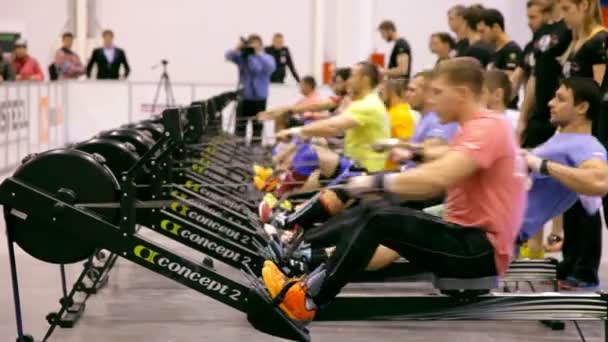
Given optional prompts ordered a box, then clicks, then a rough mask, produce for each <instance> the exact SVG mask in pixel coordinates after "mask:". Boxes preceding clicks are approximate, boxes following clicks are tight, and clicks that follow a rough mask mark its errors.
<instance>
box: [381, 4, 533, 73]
mask: <svg viewBox="0 0 608 342" xmlns="http://www.w3.org/2000/svg"><path fill="white" fill-rule="evenodd" d="M473 3H481V4H483V5H484V6H486V7H491V8H496V9H498V10H500V11H501V12H502V13H503V15H504V16H505V23H506V24H505V25H506V30H507V33H509V34H510V35H511V37H512V38H513V39H514V40H515V41H517V42H518V43H519V44H520V45H522V48H523V45H524V44H525V43H527V41H528V40H529V39H530V37H531V34H530V31H529V29H528V26H527V19H526V1H525V0H426V1H405V0H375V8H374V12H373V16H374V22H375V23H376V25H378V24H379V23H380V22H381V21H382V20H385V19H389V20H393V21H394V22H395V24H396V25H397V29H398V30H399V33H400V34H401V35H402V36H403V37H405V38H406V39H407V40H408V41H409V43H410V45H411V47H412V54H413V71H414V72H417V71H420V70H422V69H425V68H427V67H431V66H433V65H434V63H435V57H434V56H433V54H432V53H431V52H430V50H429V47H428V40H429V38H430V35H431V34H432V33H434V32H439V31H444V32H449V27H448V23H447V11H448V9H449V8H451V7H452V6H454V5H456V4H463V5H468V4H473ZM373 47H375V48H377V49H378V51H382V52H385V54H386V52H387V50H388V46H387V44H386V43H385V42H384V41H382V39H381V37H380V34H376V35H375V38H374V46H373ZM373 47H372V48H373ZM386 58H388V57H386Z"/></svg>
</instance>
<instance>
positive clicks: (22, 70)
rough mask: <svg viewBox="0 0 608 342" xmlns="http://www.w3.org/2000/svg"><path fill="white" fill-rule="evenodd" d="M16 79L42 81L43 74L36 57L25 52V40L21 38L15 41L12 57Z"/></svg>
mask: <svg viewBox="0 0 608 342" xmlns="http://www.w3.org/2000/svg"><path fill="white" fill-rule="evenodd" d="M12 63H13V67H14V68H15V73H16V74H17V77H16V80H17V81H42V80H44V74H43V73H42V69H41V68H40V64H39V63H38V61H37V60H36V59H34V58H33V57H30V56H29V55H28V54H27V42H26V41H25V40H23V39H19V40H17V42H15V52H14V53H13V59H12Z"/></svg>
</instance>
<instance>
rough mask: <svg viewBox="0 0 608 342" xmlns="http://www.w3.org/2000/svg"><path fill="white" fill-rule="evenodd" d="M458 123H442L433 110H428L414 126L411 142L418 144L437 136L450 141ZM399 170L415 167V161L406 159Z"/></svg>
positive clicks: (447, 141)
mask: <svg viewBox="0 0 608 342" xmlns="http://www.w3.org/2000/svg"><path fill="white" fill-rule="evenodd" d="M458 127H460V126H458V123H456V122H450V123H447V124H444V125H442V124H441V122H440V121H439V117H438V116H437V113H435V112H428V113H426V114H424V115H422V116H421V117H420V120H418V123H417V124H416V128H414V135H412V139H411V142H412V143H414V144H420V143H422V142H424V141H425V140H426V139H431V138H437V139H441V140H443V141H445V142H446V143H449V142H451V141H452V138H453V137H454V134H456V132H457V131H458ZM402 165H403V167H402V168H401V170H405V169H409V168H412V167H416V163H414V162H413V161H411V160H408V161H406V162H405V163H404V164H402Z"/></svg>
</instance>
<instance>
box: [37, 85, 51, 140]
mask: <svg viewBox="0 0 608 342" xmlns="http://www.w3.org/2000/svg"><path fill="white" fill-rule="evenodd" d="M39 131H40V143H42V144H46V143H48V142H49V99H48V97H46V96H44V97H41V98H40V127H39Z"/></svg>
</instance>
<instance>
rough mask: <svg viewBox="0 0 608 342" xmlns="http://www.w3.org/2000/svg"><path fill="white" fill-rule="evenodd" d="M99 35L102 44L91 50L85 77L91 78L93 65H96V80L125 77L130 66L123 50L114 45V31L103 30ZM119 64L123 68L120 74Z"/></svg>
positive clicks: (129, 70)
mask: <svg viewBox="0 0 608 342" xmlns="http://www.w3.org/2000/svg"><path fill="white" fill-rule="evenodd" d="M101 36H102V38H103V46H102V47H100V48H97V49H95V50H93V53H92V54H91V58H90V59H89V63H88V64H87V78H91V72H92V71H93V67H94V66H97V79H98V80H117V79H126V78H127V77H128V76H129V73H130V72H131V67H130V66H129V62H127V55H126V54H125V51H124V50H123V49H120V48H118V47H116V46H114V32H112V31H110V30H105V31H103V33H102V34H101ZM121 66H123V68H124V73H123V75H122V76H121V75H120V67H121Z"/></svg>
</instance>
